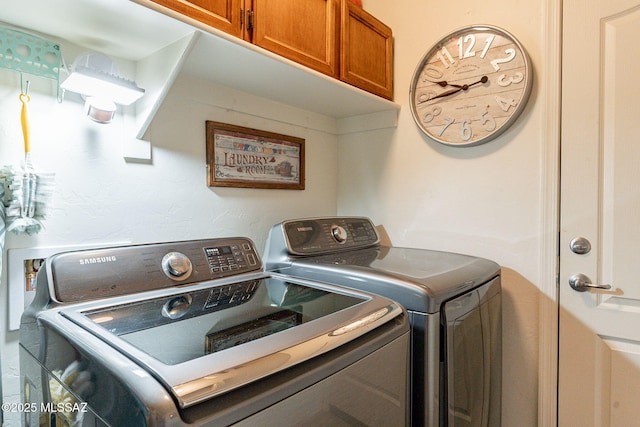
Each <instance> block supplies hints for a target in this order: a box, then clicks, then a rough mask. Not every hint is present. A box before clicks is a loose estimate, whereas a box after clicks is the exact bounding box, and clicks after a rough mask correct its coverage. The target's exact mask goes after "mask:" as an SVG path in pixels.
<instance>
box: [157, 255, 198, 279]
mask: <svg viewBox="0 0 640 427" xmlns="http://www.w3.org/2000/svg"><path fill="white" fill-rule="evenodd" d="M162 271H164V274H166V275H167V277H169V278H170V279H173V280H185V279H187V278H189V276H190V275H191V272H192V271H193V266H192V265H191V260H190V259H189V257H187V256H186V255H185V254H183V253H180V252H169V253H168V254H166V255H165V256H164V257H162Z"/></svg>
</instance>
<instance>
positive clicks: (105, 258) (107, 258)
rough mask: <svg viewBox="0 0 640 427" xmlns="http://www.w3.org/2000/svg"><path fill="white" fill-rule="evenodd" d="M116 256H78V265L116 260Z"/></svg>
mask: <svg viewBox="0 0 640 427" xmlns="http://www.w3.org/2000/svg"><path fill="white" fill-rule="evenodd" d="M116 261H117V258H116V257H115V256H100V257H95V258H80V265H87V264H103V263H107V262H116Z"/></svg>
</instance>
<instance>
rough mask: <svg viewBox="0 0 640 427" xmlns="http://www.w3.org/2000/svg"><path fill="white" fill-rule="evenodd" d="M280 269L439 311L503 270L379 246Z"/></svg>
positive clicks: (456, 258) (492, 264) (491, 264)
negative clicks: (445, 302) (442, 305)
mask: <svg viewBox="0 0 640 427" xmlns="http://www.w3.org/2000/svg"><path fill="white" fill-rule="evenodd" d="M281 271H283V272H286V274H289V275H293V276H299V277H306V278H309V279H313V280H321V281H324V282H328V283H334V284H337V285H342V286H348V287H351V288H355V289H361V290H366V291H367V292H371V293H374V294H378V295H382V296H385V297H387V298H391V299H393V300H394V301H397V302H399V303H400V304H401V305H402V306H404V307H405V308H406V309H407V310H412V311H418V312H422V313H436V312H438V311H440V309H439V307H440V305H441V304H442V303H443V302H444V301H446V300H448V299H450V298H452V297H454V296H456V295H460V294H461V293H464V292H466V291H467V290H469V289H472V288H474V287H476V286H479V285H481V284H483V283H485V282H487V281H488V280H490V279H492V278H493V277H496V276H497V275H498V274H499V273H500V266H499V265H498V264H496V263H495V262H493V261H490V260H487V259H483V258H476V257H471V256H466V255H460V254H453V253H449V252H439V251H431V250H425V249H411V248H397V247H388V246H380V247H375V248H368V249H360V250H356V251H351V252H341V253H337V254H331V255H321V256H315V257H306V258H295V259H292V260H291V264H290V266H289V267H287V268H283V269H282V270H281Z"/></svg>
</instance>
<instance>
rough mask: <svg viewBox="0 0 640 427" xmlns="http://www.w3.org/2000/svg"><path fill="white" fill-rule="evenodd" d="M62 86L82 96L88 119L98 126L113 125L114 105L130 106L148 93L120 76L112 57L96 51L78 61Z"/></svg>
mask: <svg viewBox="0 0 640 427" xmlns="http://www.w3.org/2000/svg"><path fill="white" fill-rule="evenodd" d="M60 87H61V88H62V89H64V90H68V91H70V92H75V93H79V94H80V95H82V96H83V97H84V98H85V112H86V114H87V116H89V118H91V119H92V120H94V121H96V122H98V123H109V122H111V120H112V119H113V116H114V115H115V111H116V106H115V104H120V105H131V104H133V103H134V102H136V101H137V100H138V99H140V97H142V95H144V92H145V91H144V89H142V88H140V87H138V85H137V84H136V83H135V82H134V81H132V80H127V79H125V78H123V77H120V73H119V72H118V68H117V67H116V65H115V63H114V62H113V60H112V59H111V58H109V57H108V56H106V55H103V54H101V53H94V52H90V53H86V54H83V55H80V56H79V57H78V58H76V60H75V61H74V63H73V65H72V67H71V74H70V75H69V77H67V79H66V80H65V81H64V82H62V84H61V85H60Z"/></svg>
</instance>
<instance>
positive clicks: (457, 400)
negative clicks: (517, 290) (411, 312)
mask: <svg viewBox="0 0 640 427" xmlns="http://www.w3.org/2000/svg"><path fill="white" fill-rule="evenodd" d="M442 313H443V322H445V324H446V327H445V328H444V329H445V340H446V345H442V347H441V348H442V350H443V352H444V353H443V355H442V361H443V362H444V364H445V365H446V367H445V368H444V369H442V371H441V372H442V373H443V375H444V378H445V387H444V390H442V392H443V394H444V398H443V399H442V400H441V405H442V406H441V408H440V414H441V416H444V417H446V418H447V423H443V425H448V426H472V427H488V426H496V425H500V411H501V402H500V401H501V377H502V357H501V353H502V338H501V336H502V331H501V322H502V320H501V319H502V316H501V295H500V278H499V277H497V278H495V279H494V280H492V281H490V282H488V283H486V284H485V285H483V286H481V287H480V288H477V289H475V290H473V291H471V292H468V293H466V294H464V295H461V296H459V297H457V298H455V299H453V300H451V301H448V302H447V303H446V304H445V305H444V308H443V310H442Z"/></svg>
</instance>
